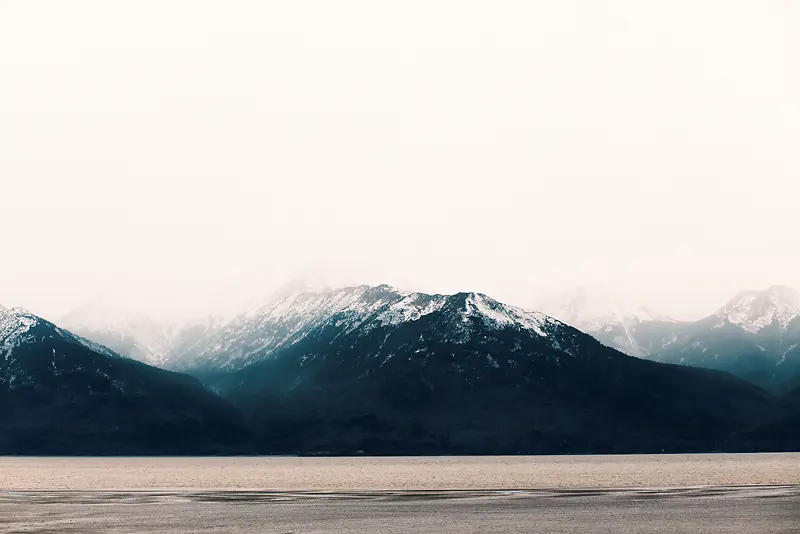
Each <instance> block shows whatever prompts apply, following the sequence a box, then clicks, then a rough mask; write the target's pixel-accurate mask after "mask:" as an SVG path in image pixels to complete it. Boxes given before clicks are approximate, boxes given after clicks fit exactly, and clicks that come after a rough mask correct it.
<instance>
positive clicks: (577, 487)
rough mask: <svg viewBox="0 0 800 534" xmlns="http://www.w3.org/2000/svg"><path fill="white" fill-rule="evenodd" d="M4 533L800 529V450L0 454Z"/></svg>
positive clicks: (1, 526) (388, 533)
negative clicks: (390, 455) (425, 454)
mask: <svg viewBox="0 0 800 534" xmlns="http://www.w3.org/2000/svg"><path fill="white" fill-rule="evenodd" d="M246 488H250V489H246ZM0 532H39V533H44V532H75V533H92V532H118V533H139V532H142V533H151V532H152V533H155V532H166V533H187V532H232V533H251V532H265V533H276V534H287V533H301V532H303V533H344V532H348V533H349V532H355V533H375V532H380V533H382V534H391V533H407V532H443V533H473V532H474V533H488V532H498V533H504V532H542V533H561V532H564V533H566V532H573V533H574V532H621V533H628V532H629V533H634V532H636V533H648V532H692V533H722V532H742V533H778V532H780V533H790V532H797V533H800V455H796V454H787V455H690V456H603V457H595V456H583V457H491V458H477V457H475V458H0Z"/></svg>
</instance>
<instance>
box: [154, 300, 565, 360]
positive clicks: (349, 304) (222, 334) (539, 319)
mask: <svg viewBox="0 0 800 534" xmlns="http://www.w3.org/2000/svg"><path fill="white" fill-rule="evenodd" d="M436 313H440V314H441V315H440V319H437V320H436V323H435V324H434V325H431V328H432V329H433V330H435V332H436V335H437V336H439V337H441V338H442V339H448V340H450V341H452V342H455V343H462V342H465V341H466V340H469V339H470V338H471V337H472V336H473V335H474V334H476V333H478V332H486V331H487V330H491V331H498V332H499V331H502V330H508V329H511V330H517V331H521V330H524V331H528V332H530V333H532V334H534V335H536V336H538V337H548V335H549V334H548V332H549V331H550V330H551V329H552V328H554V327H555V325H557V324H559V323H558V322H557V321H555V320H553V319H551V318H549V317H547V316H545V315H543V314H539V313H531V312H526V311H524V310H521V309H519V308H515V307H512V306H507V305H505V304H502V303H500V302H498V301H496V300H494V299H492V298H490V297H487V296H486V295H483V294H480V293H458V294H455V295H436V294H433V295H431V294H426V293H418V292H410V291H404V290H401V289H397V288H395V287H392V286H390V285H386V284H382V285H378V286H368V285H361V286H355V287H346V288H342V289H337V290H328V291H322V292H310V291H304V292H299V293H294V294H291V295H289V296H285V297H281V298H277V299H276V300H273V301H270V302H267V303H266V304H264V305H262V306H260V307H259V308H257V309H254V310H251V311H250V312H248V313H245V314H242V315H240V316H239V317H237V318H236V319H234V320H233V321H231V322H230V323H228V324H226V325H225V326H223V327H222V328H220V329H219V330H217V331H216V332H214V333H212V334H211V335H210V336H209V337H208V338H207V339H205V340H203V341H201V342H199V343H197V344H194V345H192V346H191V347H188V348H187V349H186V350H183V351H181V353H180V354H176V355H175V359H174V360H173V361H171V362H170V363H169V364H168V365H169V366H170V367H172V368H175V369H188V368H196V367H197V366H211V367H213V368H217V369H227V370H230V369H235V368H242V367H244V366H246V365H248V364H249V363H252V362H254V361H257V360H259V359H262V358H264V357H266V356H268V355H270V354H272V353H273V352H275V351H277V350H279V349H284V348H287V347H289V346H292V345H295V344H297V343H299V342H300V341H302V340H304V339H307V338H314V339H316V338H319V336H320V335H322V333H323V332H325V333H331V334H330V335H333V336H335V338H339V339H341V338H344V337H347V336H351V335H352V336H356V337H358V336H369V335H371V334H372V333H374V331H375V330H377V329H384V331H385V332H386V334H387V335H388V334H389V333H390V332H392V331H394V330H395V329H397V328H400V327H401V326H402V325H404V324H407V323H411V322H414V321H418V320H420V319H422V318H424V317H428V316H430V315H432V314H436ZM326 335H327V334H326ZM354 339H355V338H354Z"/></svg>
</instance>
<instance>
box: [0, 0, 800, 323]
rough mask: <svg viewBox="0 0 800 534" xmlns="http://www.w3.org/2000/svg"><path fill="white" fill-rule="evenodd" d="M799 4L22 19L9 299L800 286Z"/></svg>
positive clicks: (8, 169) (4, 7) (514, 298)
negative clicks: (311, 286)
mask: <svg viewBox="0 0 800 534" xmlns="http://www.w3.org/2000/svg"><path fill="white" fill-rule="evenodd" d="M798 51H800V3H797V2H793V1H791V0H784V1H780V0H775V1H761V2H755V1H747V2H745V1H731V0H727V1H711V0H709V1H706V2H690V1H675V2H661V3H657V4H656V3H653V2H640V1H635V0H631V1H615V2H602V1H588V0H587V1H581V2H570V1H561V2H534V1H507V2H471V1H465V0H459V1H455V0H453V1H435V0H434V1H431V0H427V1H419V2H417V1H406V2H397V3H392V4H391V5H390V4H387V3H385V2H374V1H363V2H354V1H347V0H342V1H339V2H328V1H314V2H312V1H294V2H255V1H254V2H245V1H242V2H235V3H230V2H203V1H197V0H193V1H185V2H163V1H138V2H125V3H122V2H104V1H97V2H84V1H78V0H76V1H73V2H60V1H51V2H44V1H42V2H31V1H23V0H18V1H5V2H2V3H0V203H1V204H0V205H1V206H2V207H1V208H0V213H1V214H2V221H3V225H2V230H1V232H2V233H1V234H0V235H2V239H1V240H0V303H2V304H4V305H6V306H11V305H22V306H25V307H28V308H29V309H31V310H33V311H35V312H37V313H41V314H44V315H46V316H49V317H58V316H61V315H63V314H65V313H67V312H69V311H70V310H71V309H73V308H75V307H77V306H80V305H81V304H83V303H84V302H86V301H87V300H90V299H92V298H95V297H97V296H98V295H106V297H107V298H113V299H114V300H115V301H116V302H119V303H123V304H124V306H130V307H136V308H139V309H145V310H149V312H151V313H152V314H155V315H165V316H166V315H169V316H174V317H182V316H188V315H192V314H200V313H208V312H213V311H214V310H215V309H216V308H217V307H223V306H236V305H238V304H236V303H239V302H242V301H243V300H244V299H252V298H258V297H259V296H261V295H265V294H267V293H269V291H270V290H272V289H274V288H275V287H277V286H278V285H280V284H282V283H283V282H284V281H285V280H287V279H289V278H291V277H293V276H295V275H305V274H308V273H314V274H317V275H320V276H322V277H326V278H329V279H331V280H334V281H335V283H337V284H338V283H348V284H349V283H361V282H364V283H380V282H387V283H392V284H395V285H399V286H401V287H405V288H408V289H419V290H425V291H435V292H445V293H447V292H455V291H461V290H475V291H482V292H485V293H487V294H490V295H493V296H495V297H497V298H499V299H502V300H505V301H508V302H512V303H514V304H518V305H528V303H531V302H534V301H535V299H536V296H537V294H538V293H539V292H541V291H543V290H547V291H551V290H553V289H557V288H569V287H572V286H575V285H583V284H600V285H603V286H608V287H612V288H618V289H620V290H624V291H626V292H628V293H633V294H635V295H637V297H638V298H640V299H641V301H642V302H644V303H646V304H647V305H649V306H652V307H654V308H656V309H658V310H660V311H662V312H664V313H667V314H671V315H674V316H678V317H683V318H690V317H697V316H700V315H703V314H705V313H709V312H711V311H712V310H713V309H715V308H716V307H717V306H719V305H721V304H722V303H723V302H724V301H726V300H727V299H729V298H730V297H732V296H733V294H735V293H736V292H738V291H740V290H742V289H748V288H756V289H758V288H762V287H766V286H769V285H771V284H786V285H793V286H796V287H800V247H798V237H797V228H798V224H797V222H796V220H797V217H798V198H800V197H799V196H798V192H800V187H799V186H798V178H800V158H799V157H798V150H797V147H798V146H800V99H798V98H797V95H798V94H800V69H798V68H797V54H798Z"/></svg>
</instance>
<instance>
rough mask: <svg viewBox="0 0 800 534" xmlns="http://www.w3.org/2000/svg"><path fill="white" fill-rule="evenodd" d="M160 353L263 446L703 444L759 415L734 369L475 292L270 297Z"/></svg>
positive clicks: (394, 450)
mask: <svg viewBox="0 0 800 534" xmlns="http://www.w3.org/2000/svg"><path fill="white" fill-rule="evenodd" d="M171 364H172V365H174V366H176V367H178V368H182V369H185V370H186V371H187V372H189V373H191V374H194V375H195V376H197V377H198V378H200V379H202V380H203V381H205V383H206V384H207V386H208V387H210V388H211V389H212V390H214V391H216V392H218V393H219V394H220V395H222V396H224V397H226V398H227V399H229V400H230V401H231V402H233V403H234V404H235V405H236V406H237V407H238V408H239V409H240V410H241V411H242V412H243V413H244V414H246V417H247V419H248V421H249V422H250V424H251V426H252V428H253V429H254V432H256V433H257V435H258V438H259V448H260V450H264V451H268V452H275V453H289V452H292V453H296V452H301V453H304V452H313V453H332V454H350V453H355V452H359V451H362V452H365V453H368V454H369V453H371V454H419V453H425V454H433V453H475V454H477V453H489V452H492V453H523V452H524V453H533V452H566V451H576V452H577V451H582V452H588V451H591V452H600V451H605V452H611V451H618V452H621V451H639V452H642V451H655V450H657V451H659V452H660V451H662V450H708V448H713V447H715V446H716V445H715V443H716V441H715V440H717V439H720V440H723V441H724V440H727V439H728V438H729V437H730V436H731V435H732V433H733V432H741V431H743V430H747V429H749V428H753V427H755V426H757V425H758V424H760V423H761V422H762V421H764V420H769V419H770V417H772V416H771V413H772V412H771V410H772V407H771V406H772V405H771V403H772V401H771V400H770V397H769V396H768V395H767V394H765V393H764V392H762V391H760V390H758V389H757V388H754V387H751V386H750V385H748V384H746V383H744V382H742V381H740V380H737V379H735V378H733V377H730V376H728V375H725V374H717V373H713V372H707V371H699V370H694V369H690V368H685V367H677V366H663V365H660V364H657V363H653V362H649V361H645V360H640V359H637V358H631V357H629V356H626V355H623V354H621V353H619V352H617V351H615V350H613V349H611V348H608V347H606V346H603V345H602V344H601V343H599V342H598V341H597V340H595V339H594V338H592V337H591V336H589V335H587V334H584V333H582V332H580V331H578V330H576V329H575V328H572V327H570V326H568V325H566V324H564V323H561V322H560V321H558V320H556V319H553V318H550V317H548V316H546V315H544V314H541V313H538V312H527V311H524V310H522V309H519V308H516V307H513V306H509V305H506V304H503V303H501V302H498V301H496V300H494V299H492V298H491V297H488V296H486V295H483V294H480V293H457V294H454V295H435V294H424V293H415V292H408V291H402V290H399V289H396V288H394V287H391V286H388V285H379V286H357V287H348V288H343V289H337V290H323V291H304V290H300V292H296V293H292V294H276V296H275V298H274V299H271V300H270V301H269V302H267V303H265V304H263V305H262V306H259V307H257V308H255V309H253V310H251V311H249V312H248V313H245V314H242V315H240V316H239V317H237V318H236V319H234V320H233V321H231V322H230V323H228V324H226V325H225V326H223V327H222V328H220V329H218V330H217V331H216V332H214V333H212V335H211V336H210V337H209V338H208V339H205V340H201V341H200V343H199V344H197V345H195V346H194V347H192V349H191V350H189V351H187V352H186V353H185V354H182V355H179V356H178V357H176V358H175V359H173V360H171ZM670 399H680V402H674V403H673V402H671V401H670ZM731 403H733V404H735V405H736V406H735V407H734V409H731ZM687 429H691V430H687ZM712 429H713V430H712ZM723 441H720V443H722V442H723ZM726 443H728V442H726ZM737 443H738V442H737Z"/></svg>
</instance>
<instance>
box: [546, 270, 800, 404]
mask: <svg viewBox="0 0 800 534" xmlns="http://www.w3.org/2000/svg"><path fill="white" fill-rule="evenodd" d="M563 303H564V304H563V306H562V308H561V309H562V311H556V312H555V316H556V317H559V318H560V319H563V320H564V321H565V322H568V323H569V324H573V325H574V326H576V327H577V328H581V329H582V330H584V331H586V332H587V333H589V334H591V335H593V336H595V337H596V338H597V339H598V340H600V341H601V342H603V343H604V344H606V345H608V346H610V347H613V348H616V349H618V350H620V351H622V352H625V353H626V354H630V355H633V356H640V357H644V358H648V359H652V360H656V361H660V362H667V363H676V364H681V365H690V366H694V367H706V368H710V369H719V370H723V371H728V372H731V373H733V374H735V375H737V376H740V377H741V378H744V379H745V380H748V381H751V382H753V383H755V384H758V385H759V386H762V387H765V388H768V389H771V390H775V391H783V390H786V389H788V388H790V387H791V386H792V385H793V384H795V383H800V382H798V380H800V292H798V291H797V290H795V289H792V288H789V287H785V286H773V287H770V288H768V289H766V290H763V291H744V292H742V293H740V294H738V295H736V296H735V297H734V298H733V299H732V300H731V301H730V302H728V303H727V304H726V305H724V306H723V307H721V308H720V309H719V310H718V311H717V312H716V313H714V314H712V315H711V316H709V317H706V318H704V319H701V320H699V321H694V322H685V321H674V320H671V319H669V318H666V317H663V316H660V315H658V314H655V313H652V312H650V311H649V310H646V309H645V308H642V307H635V306H631V305H630V304H628V305H626V306H620V305H619V304H618V303H619V300H617V299H615V298H614V297H610V298H606V300H602V299H599V298H598V297H597V293H591V292H588V291H584V292H579V293H577V294H576V295H575V296H573V297H572V298H569V297H567V298H565V299H564V300H563Z"/></svg>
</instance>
